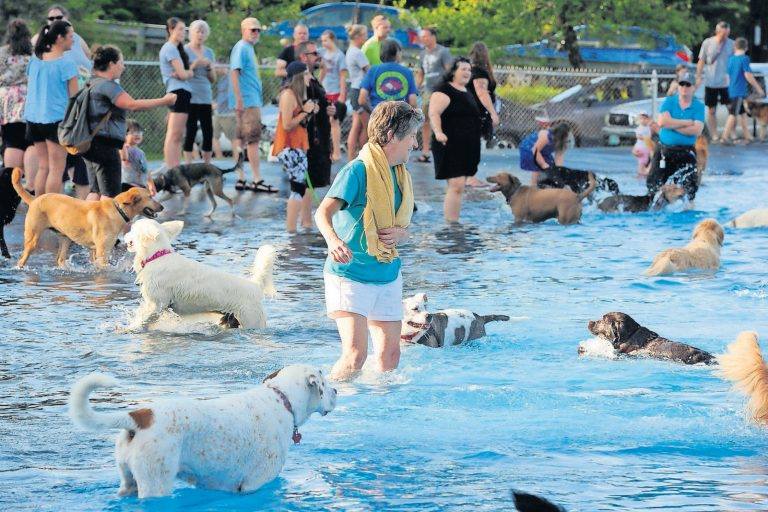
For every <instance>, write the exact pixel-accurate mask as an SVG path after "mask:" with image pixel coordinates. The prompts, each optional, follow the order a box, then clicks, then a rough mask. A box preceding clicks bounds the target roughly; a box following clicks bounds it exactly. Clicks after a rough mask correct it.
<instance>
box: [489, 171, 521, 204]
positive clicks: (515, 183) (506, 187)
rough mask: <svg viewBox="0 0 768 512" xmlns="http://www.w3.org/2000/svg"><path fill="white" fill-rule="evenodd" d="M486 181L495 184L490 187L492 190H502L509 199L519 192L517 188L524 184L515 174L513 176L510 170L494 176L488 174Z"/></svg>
mask: <svg viewBox="0 0 768 512" xmlns="http://www.w3.org/2000/svg"><path fill="white" fill-rule="evenodd" d="M485 181H487V182H488V183H493V184H494V185H493V186H492V187H491V188H490V189H489V190H490V191H491V192H501V193H502V194H504V197H506V198H507V199H509V198H510V197H512V195H513V194H514V193H515V192H517V189H518V188H520V186H521V185H522V183H520V180H519V179H517V178H516V177H515V176H512V175H511V174H509V173H508V172H500V173H498V174H495V175H493V176H488V177H487V178H485Z"/></svg>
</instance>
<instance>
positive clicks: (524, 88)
mask: <svg viewBox="0 0 768 512" xmlns="http://www.w3.org/2000/svg"><path fill="white" fill-rule="evenodd" d="M562 91H564V89H563V88H561V87H550V86H548V85H520V86H513V85H509V84H504V85H501V86H499V87H497V88H496V95H497V96H500V97H502V98H504V99H505V100H509V101H514V102H517V103H522V104H523V105H533V104H534V103H539V102H541V101H546V100H548V99H549V98H551V97H552V96H554V95H556V94H558V93H561V92H562Z"/></svg>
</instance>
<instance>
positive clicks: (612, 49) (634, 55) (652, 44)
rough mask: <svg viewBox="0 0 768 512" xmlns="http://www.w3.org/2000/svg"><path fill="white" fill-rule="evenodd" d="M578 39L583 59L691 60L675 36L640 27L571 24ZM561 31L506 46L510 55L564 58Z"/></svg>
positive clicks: (653, 63)
mask: <svg viewBox="0 0 768 512" xmlns="http://www.w3.org/2000/svg"><path fill="white" fill-rule="evenodd" d="M574 30H575V31H576V35H577V37H578V41H579V49H580V51H581V58H582V59H583V60H584V62H586V63H593V62H594V63H610V64H633V65H637V64H646V65H649V66H659V67H665V68H667V67H669V68H674V67H675V66H676V65H677V64H687V63H691V62H692V58H693V54H692V52H691V50H690V49H689V48H688V47H687V46H685V45H682V44H679V43H678V42H677V40H676V39H675V36H673V35H670V34H659V33H658V32H655V31H653V30H648V29H644V28H641V27H619V28H618V29H610V30H609V29H608V28H607V27H606V29H604V30H594V29H592V28H591V27H589V26H587V25H579V26H576V27H574ZM562 40H563V36H562V34H555V35H554V36H552V37H549V38H545V39H542V40H541V41H538V42H535V43H529V44H512V45H509V46H507V47H506V51H507V52H508V53H509V54H511V55H517V56H519V57H534V58H544V59H551V60H555V59H562V60H567V59H568V52H567V51H565V49H563V47H562Z"/></svg>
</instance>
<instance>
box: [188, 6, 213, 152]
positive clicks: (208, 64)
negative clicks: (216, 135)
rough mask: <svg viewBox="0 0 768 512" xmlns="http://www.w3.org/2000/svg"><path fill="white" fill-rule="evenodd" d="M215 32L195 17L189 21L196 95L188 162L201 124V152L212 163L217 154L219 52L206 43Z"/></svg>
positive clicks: (190, 120)
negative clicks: (215, 112)
mask: <svg viewBox="0 0 768 512" xmlns="http://www.w3.org/2000/svg"><path fill="white" fill-rule="evenodd" d="M210 33H211V28H210V27H209V26H208V23H206V22H205V21H203V20H195V21H193V22H192V23H190V24H189V43H187V44H186V45H184V50H185V51H186V52H187V56H188V57H189V63H190V68H191V67H192V66H194V75H193V76H192V78H190V79H189V87H190V89H191V90H190V92H191V93H192V96H191V97H190V99H189V116H188V117H187V125H186V130H185V133H184V161H185V162H186V163H188V164H189V163H192V158H193V156H194V153H193V150H194V145H195V136H196V135H197V126H198V124H199V125H200V131H201V132H202V134H203V140H202V143H201V144H200V153H201V156H202V158H203V162H205V163H210V162H211V156H212V154H213V108H212V106H211V104H212V103H213V89H212V87H211V85H212V84H213V81H214V80H215V79H216V76H215V74H214V69H213V65H214V62H216V55H215V54H214V53H213V50H211V49H210V48H208V47H207V46H205V41H206V40H207V39H208V36H209V35H210Z"/></svg>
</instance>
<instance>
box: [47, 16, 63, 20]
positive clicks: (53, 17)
mask: <svg viewBox="0 0 768 512" xmlns="http://www.w3.org/2000/svg"><path fill="white" fill-rule="evenodd" d="M63 19H64V16H48V21H61V20H63Z"/></svg>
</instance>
